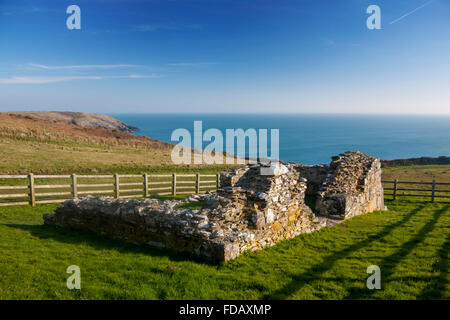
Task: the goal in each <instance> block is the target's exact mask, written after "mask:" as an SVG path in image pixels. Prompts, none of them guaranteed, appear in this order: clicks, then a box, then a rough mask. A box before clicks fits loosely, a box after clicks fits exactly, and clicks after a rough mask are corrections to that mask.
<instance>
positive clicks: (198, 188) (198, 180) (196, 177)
mask: <svg viewBox="0 0 450 320" xmlns="http://www.w3.org/2000/svg"><path fill="white" fill-rule="evenodd" d="M195 193H196V194H199V193H200V174H199V173H197V174H195Z"/></svg>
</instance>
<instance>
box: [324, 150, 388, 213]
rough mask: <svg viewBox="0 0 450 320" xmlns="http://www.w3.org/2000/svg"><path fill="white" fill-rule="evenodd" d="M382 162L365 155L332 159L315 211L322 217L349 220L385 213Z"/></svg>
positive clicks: (348, 155)
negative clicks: (379, 211) (371, 213)
mask: <svg viewBox="0 0 450 320" xmlns="http://www.w3.org/2000/svg"><path fill="white" fill-rule="evenodd" d="M383 194H384V192H383V186H382V184H381V163H380V159H378V158H375V157H370V156H368V155H366V154H364V153H362V152H346V153H343V154H340V155H339V156H336V157H333V161H332V162H331V164H330V172H329V175H328V177H327V179H326V180H325V182H324V184H323V186H322V188H321V190H320V191H319V193H318V198H317V202H316V211H317V213H318V214H320V215H323V216H331V217H333V218H340V219H346V218H349V217H352V216H355V215H360V214H364V213H368V212H373V211H375V210H384V195H383Z"/></svg>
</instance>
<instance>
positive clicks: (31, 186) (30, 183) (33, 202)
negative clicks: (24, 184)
mask: <svg viewBox="0 0 450 320" xmlns="http://www.w3.org/2000/svg"><path fill="white" fill-rule="evenodd" d="M28 188H29V189H30V205H31V206H33V207H34V206H36V194H35V191H34V175H33V174H32V173H30V174H28Z"/></svg>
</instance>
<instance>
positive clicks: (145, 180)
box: [144, 173, 148, 198]
mask: <svg viewBox="0 0 450 320" xmlns="http://www.w3.org/2000/svg"><path fill="white" fill-rule="evenodd" d="M147 197H148V174H146V173H144V198H147Z"/></svg>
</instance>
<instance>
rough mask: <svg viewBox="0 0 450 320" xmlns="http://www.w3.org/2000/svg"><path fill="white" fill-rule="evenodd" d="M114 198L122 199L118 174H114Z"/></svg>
mask: <svg viewBox="0 0 450 320" xmlns="http://www.w3.org/2000/svg"><path fill="white" fill-rule="evenodd" d="M114 197H115V198H116V199H119V197H120V187H119V175H118V174H117V173H115V174H114Z"/></svg>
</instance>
